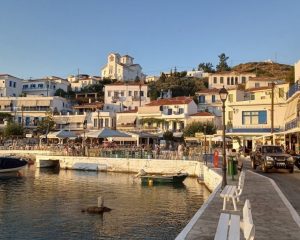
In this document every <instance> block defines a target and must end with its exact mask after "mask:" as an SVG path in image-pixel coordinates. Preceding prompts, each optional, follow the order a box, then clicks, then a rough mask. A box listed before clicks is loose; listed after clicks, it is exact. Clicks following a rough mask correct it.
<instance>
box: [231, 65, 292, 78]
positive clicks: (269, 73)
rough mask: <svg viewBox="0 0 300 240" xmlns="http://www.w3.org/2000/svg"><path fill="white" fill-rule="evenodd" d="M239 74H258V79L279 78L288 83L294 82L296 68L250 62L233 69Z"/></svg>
mask: <svg viewBox="0 0 300 240" xmlns="http://www.w3.org/2000/svg"><path fill="white" fill-rule="evenodd" d="M232 70H234V71H237V72H251V73H256V74H257V76H258V77H277V78H280V79H285V80H286V81H287V82H293V81H294V67H293V66H291V65H287V64H281V63H275V62H249V63H241V64H239V65H236V66H234V67H233V68H232Z"/></svg>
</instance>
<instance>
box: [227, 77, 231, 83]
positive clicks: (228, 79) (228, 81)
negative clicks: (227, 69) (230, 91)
mask: <svg viewBox="0 0 300 240" xmlns="http://www.w3.org/2000/svg"><path fill="white" fill-rule="evenodd" d="M227 85H230V77H227Z"/></svg>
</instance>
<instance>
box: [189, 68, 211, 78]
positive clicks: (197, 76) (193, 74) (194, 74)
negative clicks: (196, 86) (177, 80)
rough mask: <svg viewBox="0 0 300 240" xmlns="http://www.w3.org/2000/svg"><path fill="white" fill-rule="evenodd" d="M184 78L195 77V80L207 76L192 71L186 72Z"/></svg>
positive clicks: (201, 72)
mask: <svg viewBox="0 0 300 240" xmlns="http://www.w3.org/2000/svg"><path fill="white" fill-rule="evenodd" d="M186 76H187V77H195V78H203V77H205V76H207V75H205V73H204V72H203V71H198V70H197V71H196V70H192V71H187V73H186Z"/></svg>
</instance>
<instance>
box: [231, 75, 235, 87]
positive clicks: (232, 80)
mask: <svg viewBox="0 0 300 240" xmlns="http://www.w3.org/2000/svg"><path fill="white" fill-rule="evenodd" d="M231 85H234V77H231Z"/></svg>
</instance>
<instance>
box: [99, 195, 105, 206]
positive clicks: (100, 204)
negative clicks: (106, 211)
mask: <svg viewBox="0 0 300 240" xmlns="http://www.w3.org/2000/svg"><path fill="white" fill-rule="evenodd" d="M103 206H104V199H103V198H102V197H101V196H100V197H98V207H103Z"/></svg>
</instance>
